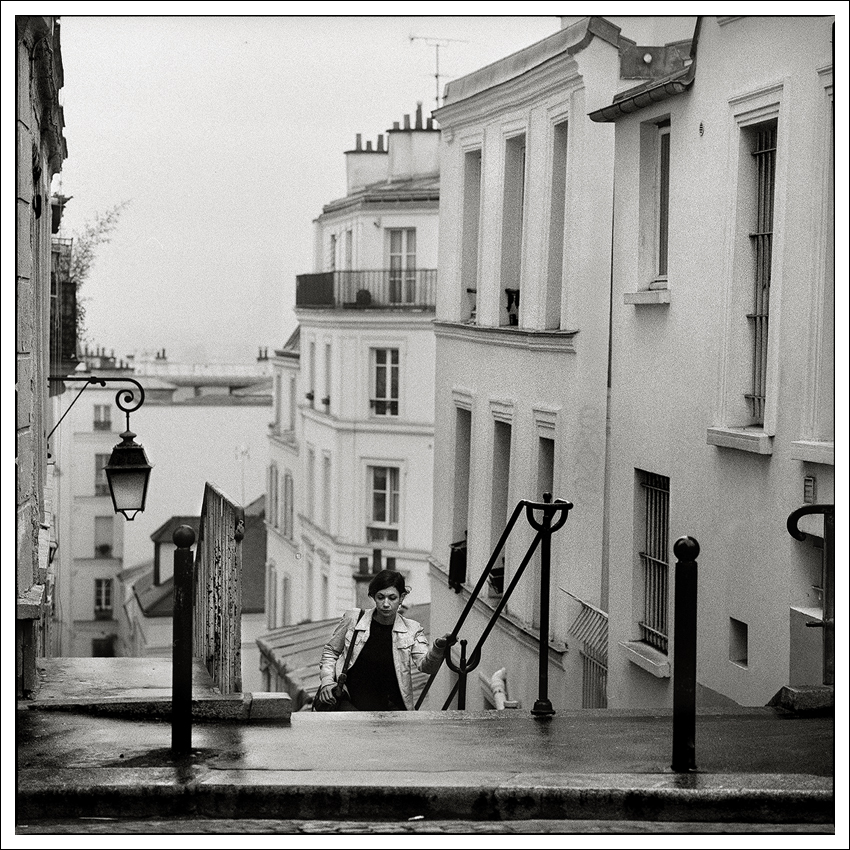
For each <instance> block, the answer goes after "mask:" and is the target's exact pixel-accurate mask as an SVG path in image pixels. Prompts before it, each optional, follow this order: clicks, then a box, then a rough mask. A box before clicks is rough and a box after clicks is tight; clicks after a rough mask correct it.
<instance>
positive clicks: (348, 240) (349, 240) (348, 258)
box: [345, 230, 354, 271]
mask: <svg viewBox="0 0 850 850" xmlns="http://www.w3.org/2000/svg"><path fill="white" fill-rule="evenodd" d="M345 268H346V271H351V269H352V268H354V234H353V233H352V232H351V231H350V230H346V231H345Z"/></svg>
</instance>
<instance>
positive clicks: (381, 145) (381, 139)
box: [378, 133, 384, 151]
mask: <svg viewBox="0 0 850 850" xmlns="http://www.w3.org/2000/svg"><path fill="white" fill-rule="evenodd" d="M383 149H384V134H383V133H379V134H378V150H379V151H382V150H383Z"/></svg>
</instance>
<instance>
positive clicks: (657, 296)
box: [623, 289, 670, 305]
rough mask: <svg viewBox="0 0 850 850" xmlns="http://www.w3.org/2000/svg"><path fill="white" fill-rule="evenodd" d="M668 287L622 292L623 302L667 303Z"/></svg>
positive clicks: (668, 297)
mask: <svg viewBox="0 0 850 850" xmlns="http://www.w3.org/2000/svg"><path fill="white" fill-rule="evenodd" d="M669 303H670V290H669V289H641V290H639V291H638V292H624V293H623V304H638V305H639V304H669Z"/></svg>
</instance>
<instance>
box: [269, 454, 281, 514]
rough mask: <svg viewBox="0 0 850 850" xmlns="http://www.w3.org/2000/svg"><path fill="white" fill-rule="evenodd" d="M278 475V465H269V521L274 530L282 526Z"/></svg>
mask: <svg viewBox="0 0 850 850" xmlns="http://www.w3.org/2000/svg"><path fill="white" fill-rule="evenodd" d="M278 481H279V479H278V474H277V464H275V463H271V464H269V480H268V494H269V510H268V519H269V522H270V523H271V525H272V527H273V528H278V527H279V525H280V519H279V518H280V514H279V507H278V495H279V490H278V486H279V485H278Z"/></svg>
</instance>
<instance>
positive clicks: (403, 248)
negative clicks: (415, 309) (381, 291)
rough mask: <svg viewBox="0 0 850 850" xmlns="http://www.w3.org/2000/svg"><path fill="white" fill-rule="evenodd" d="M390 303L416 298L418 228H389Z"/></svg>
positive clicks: (404, 301)
mask: <svg viewBox="0 0 850 850" xmlns="http://www.w3.org/2000/svg"><path fill="white" fill-rule="evenodd" d="M387 232H388V233H389V240H390V246H389V248H390V303H391V304H412V303H413V302H414V301H415V300H416V230H415V228H408V229H406V230H389V231H387Z"/></svg>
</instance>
